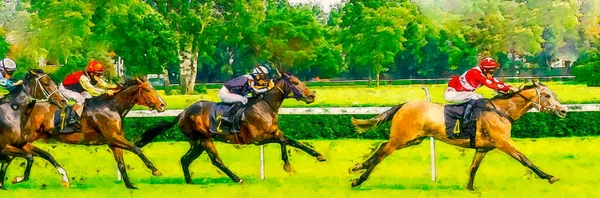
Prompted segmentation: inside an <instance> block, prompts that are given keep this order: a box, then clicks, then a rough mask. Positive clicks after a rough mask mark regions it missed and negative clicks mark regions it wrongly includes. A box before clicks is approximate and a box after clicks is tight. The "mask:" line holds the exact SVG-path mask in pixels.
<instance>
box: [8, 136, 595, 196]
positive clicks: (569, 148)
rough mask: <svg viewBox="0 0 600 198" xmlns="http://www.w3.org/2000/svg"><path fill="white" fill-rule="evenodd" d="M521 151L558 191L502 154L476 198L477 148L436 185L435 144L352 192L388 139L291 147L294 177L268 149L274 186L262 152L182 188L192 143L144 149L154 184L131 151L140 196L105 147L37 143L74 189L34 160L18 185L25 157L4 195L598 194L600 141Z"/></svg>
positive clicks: (558, 141)
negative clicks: (472, 172)
mask: <svg viewBox="0 0 600 198" xmlns="http://www.w3.org/2000/svg"><path fill="white" fill-rule="evenodd" d="M515 142H516V145H517V148H519V149H520V150H521V151H522V152H523V153H524V154H525V155H526V156H527V157H529V159H530V160H531V161H532V162H533V163H534V164H535V165H537V166H538V167H540V168H541V170H543V171H546V172H547V173H549V174H552V175H555V176H557V177H560V178H561V180H560V181H558V182H557V183H555V184H549V183H548V182H547V181H545V180H542V179H539V178H537V177H536V176H535V175H534V174H533V173H532V172H531V171H529V170H528V169H527V168H525V167H523V166H522V165H521V164H520V163H518V162H517V161H515V160H513V159H512V158H510V157H508V156H507V155H506V154H504V153H501V152H500V151H497V150H495V151H492V152H490V153H489V154H488V155H487V156H486V158H485V159H484V161H483V163H482V165H481V167H480V169H479V172H478V174H477V178H476V181H475V188H476V191H475V192H469V191H467V190H466V189H465V185H466V182H467V178H468V176H467V170H468V167H469V165H470V162H471V160H472V156H473V150H462V149H458V147H454V146H450V145H447V144H445V143H442V142H439V141H437V163H438V166H437V171H438V174H437V176H438V180H437V181H436V182H432V181H431V178H430V170H429V163H430V161H429V159H430V158H429V157H430V156H429V142H428V141H427V140H426V141H424V142H423V143H422V144H421V145H419V146H415V147H410V148H406V149H402V150H399V151H396V152H395V153H393V154H392V155H391V156H390V157H388V158H386V159H385V160H384V161H383V162H382V164H380V165H379V166H378V168H377V169H376V170H375V172H374V174H372V175H371V177H370V179H369V180H368V181H366V182H365V183H364V184H363V185H362V186H361V187H359V188H356V189H352V188H350V180H351V179H354V178H357V177H358V176H359V175H356V174H349V173H348V172H347V169H348V168H349V167H350V166H352V165H353V164H355V163H357V162H362V160H363V156H367V155H369V154H370V149H371V148H372V147H375V146H376V145H377V144H378V143H381V141H359V140H335V141H309V143H311V144H312V145H314V146H315V148H316V149H317V150H318V151H320V152H322V153H323V154H324V156H325V157H326V158H327V160H328V161H327V162H323V163H320V162H317V161H316V160H315V159H314V158H312V157H310V156H308V155H307V154H305V153H301V152H299V151H298V150H296V149H288V150H289V153H290V162H291V163H292V166H293V168H294V171H293V172H292V173H287V172H285V171H284V170H283V169H282V162H281V160H280V153H279V145H275V144H273V145H267V146H266V147H265V154H266V179H265V180H264V181H263V180H260V178H259V173H260V172H259V147H256V146H244V147H241V148H240V149H236V148H235V147H234V146H232V145H226V144H221V143H217V144H216V148H217V149H218V151H219V154H220V155H221V157H222V159H223V161H224V163H225V164H226V165H227V166H228V167H229V168H231V170H233V172H234V173H236V174H238V175H239V176H240V177H241V178H242V179H244V180H245V181H246V184H245V185H240V184H236V183H233V182H232V181H231V180H230V179H229V178H228V177H227V176H226V175H225V174H223V173H222V172H220V171H219V170H218V169H217V168H215V167H213V166H212V165H211V163H210V161H209V160H208V157H207V155H206V153H205V154H203V155H202V156H200V158H198V160H196V161H195V162H194V163H193V164H192V166H191V170H192V172H193V175H192V177H193V178H194V182H195V184H194V185H186V184H184V179H183V175H182V172H181V167H180V165H179V158H180V157H181V156H182V155H183V154H184V153H185V151H186V150H187V149H188V144H187V143H184V142H176V143H175V142H162V143H153V144H150V145H148V146H147V147H145V148H144V149H143V150H144V152H145V153H146V155H147V156H148V157H149V159H150V160H152V161H153V162H154V164H155V165H156V166H157V167H158V169H159V170H160V171H161V172H162V173H163V175H162V176H160V177H154V176H152V175H151V173H150V171H149V170H148V169H147V168H145V166H144V165H143V163H142V162H141V161H140V160H139V158H137V156H134V155H133V154H131V153H129V152H126V155H125V162H126V163H127V167H128V173H129V175H130V177H131V178H132V181H133V182H134V184H135V185H136V186H137V187H139V188H140V189H139V190H128V189H126V188H125V186H124V185H123V183H122V182H118V181H116V173H115V171H116V165H115V162H114V160H113V157H112V154H111V153H110V152H109V151H108V147H107V146H91V147H87V146H72V145H64V144H53V143H51V144H44V143H36V144H37V145H39V146H40V147H41V148H43V149H45V150H48V151H49V152H50V153H51V154H53V155H54V156H55V157H56V159H57V160H58V161H59V162H60V163H62V164H63V166H64V167H65V169H66V170H67V171H68V173H69V177H71V178H72V183H71V188H70V189H67V188H64V187H62V186H61V185H60V176H59V175H58V174H56V172H55V170H54V169H53V168H52V166H50V165H49V164H48V163H47V162H45V161H42V160H41V159H38V158H36V161H35V164H34V167H33V171H32V178H31V180H30V181H27V182H26V183H22V184H10V181H11V180H12V178H13V177H14V176H15V175H20V174H21V173H22V171H23V167H24V163H23V162H24V160H22V159H17V160H15V161H14V162H13V164H12V166H11V167H10V168H9V174H8V176H7V178H8V179H7V188H8V190H7V191H0V197H48V198H49V197H86V198H87V197H196V196H201V197H399V196H403V197H594V196H596V195H598V193H600V190H599V189H598V188H597V184H598V183H599V182H600V178H599V177H597V175H598V173H600V171H599V170H598V169H597V167H598V166H600V156H599V155H597V151H598V150H599V149H600V147H599V146H598V145H600V138H592V137H588V138H545V139H516V140H515Z"/></svg>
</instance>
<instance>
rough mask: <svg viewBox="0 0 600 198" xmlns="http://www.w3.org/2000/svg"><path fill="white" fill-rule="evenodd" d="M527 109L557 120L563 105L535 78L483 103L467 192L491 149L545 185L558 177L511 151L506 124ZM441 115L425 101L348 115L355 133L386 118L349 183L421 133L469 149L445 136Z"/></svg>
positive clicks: (437, 107) (466, 141)
mask: <svg viewBox="0 0 600 198" xmlns="http://www.w3.org/2000/svg"><path fill="white" fill-rule="evenodd" d="M532 108H535V109H537V110H539V111H540V112H549V113H555V114H556V115H558V116H559V117H561V118H564V117H565V116H566V114H567V109H566V108H564V107H562V106H561V104H560V103H559V102H558V99H557V98H556V95H555V94H554V93H553V92H552V91H550V89H548V87H547V86H545V85H543V84H541V83H538V82H533V84H532V85H527V86H524V87H523V88H521V89H520V91H518V92H515V93H509V94H500V95H498V96H496V97H494V98H492V99H490V100H488V101H487V102H486V107H485V109H484V111H483V112H482V114H481V116H480V117H479V118H478V120H477V132H476V137H475V149H476V152H475V157H474V158H473V162H472V163H471V167H470V171H469V172H470V173H469V181H468V184H467V189H468V190H474V188H473V181H474V179H475V173H476V172H477V169H478V168H479V164H480V163H481V161H482V160H483V157H485V155H486V154H487V153H488V152H489V151H491V150H494V149H498V150H500V151H502V152H505V153H506V154H508V155H510V156H511V157H513V158H514V159H516V160H517V161H519V162H521V164H523V165H524V166H527V167H528V168H530V169H531V170H532V171H533V172H535V173H536V174H537V175H538V176H539V177H540V178H542V179H545V180H548V182H550V183H551V184H552V183H554V182H556V181H558V180H559V179H558V178H557V177H555V176H552V175H549V174H546V173H544V172H543V171H541V170H540V169H539V168H537V167H536V166H535V165H534V164H533V163H532V162H531V161H529V159H527V157H525V155H523V153H521V152H519V150H517V148H516V147H515V144H514V142H513V141H512V140H511V139H510V138H511V127H512V122H513V121H515V120H518V119H519V118H521V117H522V116H523V115H525V113H527V111H529V110H530V109H532ZM444 118H445V117H444V106H443V105H442V104H436V103H431V102H427V101H414V102H407V103H404V104H400V105H397V106H395V107H393V108H391V109H390V110H387V111H386V112H384V113H382V114H380V115H378V116H376V117H374V118H371V119H368V120H358V119H354V118H352V123H353V124H354V125H355V126H356V127H357V128H358V131H359V133H361V132H364V131H365V130H366V129H368V128H371V127H375V126H377V125H380V124H382V123H384V122H387V121H392V125H391V129H390V138H389V140H388V141H387V142H384V143H382V144H381V146H380V147H379V148H378V149H377V150H376V151H375V153H373V154H372V155H371V157H370V158H369V159H367V160H366V161H365V162H363V163H362V164H356V165H354V166H353V167H351V168H350V171H351V172H356V171H360V170H364V169H366V171H365V172H364V173H363V174H362V175H361V176H360V178H358V179H354V180H353V181H352V187H357V186H359V185H360V184H362V183H363V182H364V181H366V180H367V178H368V177H369V175H370V174H371V173H372V172H373V170H374V169H375V166H377V164H379V163H381V161H383V159H384V158H385V157H387V156H389V155H390V154H392V152H394V151H395V150H398V149H402V148H406V147H409V146H414V145H418V144H419V143H421V142H422V141H423V139H425V138H426V137H434V138H436V139H438V140H441V141H443V142H445V143H448V144H451V145H455V146H459V147H463V148H469V147H470V144H469V139H448V138H447V136H446V132H445V130H446V127H445V122H444V120H445V119H444Z"/></svg>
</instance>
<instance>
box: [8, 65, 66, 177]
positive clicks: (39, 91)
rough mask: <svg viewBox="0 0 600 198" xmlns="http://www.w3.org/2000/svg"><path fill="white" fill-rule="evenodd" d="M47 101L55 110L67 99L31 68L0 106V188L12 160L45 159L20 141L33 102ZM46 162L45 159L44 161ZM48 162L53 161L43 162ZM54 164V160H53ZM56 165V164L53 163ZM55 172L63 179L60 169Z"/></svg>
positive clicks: (31, 146)
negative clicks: (36, 157)
mask: <svg viewBox="0 0 600 198" xmlns="http://www.w3.org/2000/svg"><path fill="white" fill-rule="evenodd" d="M38 100H39V101H49V102H50V103H52V104H54V105H56V106H57V107H59V108H64V107H65V106H66V105H67V100H66V99H65V98H64V96H63V95H62V94H60V93H59V92H58V86H56V84H55V83H54V81H52V79H51V78H50V77H49V76H48V75H47V74H44V72H43V71H42V70H39V69H33V70H29V71H28V72H27V73H26V74H25V79H24V81H23V82H22V83H17V84H16V85H15V88H14V90H12V91H11V92H10V93H8V94H7V95H6V96H5V97H4V98H2V102H1V103H0V115H1V117H0V162H2V163H1V166H0V189H5V187H4V176H5V174H6V170H7V168H8V165H9V164H10V162H11V161H12V160H13V159H14V158H13V157H23V158H29V159H32V158H33V156H34V155H35V156H46V154H47V152H46V151H43V150H42V149H40V148H38V147H36V146H33V145H32V144H30V143H28V142H24V141H22V136H23V135H26V134H25V133H23V131H22V126H23V123H24V120H26V119H27V118H28V116H29V115H30V114H31V110H32V108H33V106H34V105H35V104H36V102H37V101H38ZM45 159H46V158H45ZM47 160H49V161H51V160H53V159H47ZM54 163H55V161H54ZM56 164H58V163H56ZM56 168H57V170H58V172H59V173H61V174H63V173H65V174H63V178H67V177H66V172H65V171H64V169H62V168H61V167H60V166H58V167H56Z"/></svg>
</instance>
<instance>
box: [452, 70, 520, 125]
mask: <svg viewBox="0 0 600 198" xmlns="http://www.w3.org/2000/svg"><path fill="white" fill-rule="evenodd" d="M498 68H499V65H498V64H497V63H496V61H495V60H494V59H492V58H485V59H483V60H481V61H480V62H479V66H477V67H474V68H472V69H470V70H468V71H466V72H465V73H463V74H462V75H460V76H456V77H454V78H452V79H451V80H450V82H449V83H448V88H447V89H446V92H444V99H445V100H446V101H447V102H449V103H454V104H460V103H466V102H468V103H467V106H466V108H465V112H464V114H463V122H465V121H470V118H471V115H470V114H471V107H472V106H473V105H474V102H475V101H476V100H477V99H481V98H483V96H482V95H481V94H478V93H475V92H474V91H475V90H476V89H477V88H479V87H481V86H482V85H485V86H486V87H488V88H490V89H493V90H497V91H503V92H508V91H518V89H517V88H516V87H511V86H510V85H508V84H505V83H504V82H502V81H499V80H497V79H495V78H494V72H495V71H496V69H498Z"/></svg>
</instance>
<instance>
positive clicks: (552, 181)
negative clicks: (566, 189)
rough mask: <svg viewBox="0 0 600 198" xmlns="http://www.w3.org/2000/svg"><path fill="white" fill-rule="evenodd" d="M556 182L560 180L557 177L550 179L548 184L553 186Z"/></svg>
mask: <svg viewBox="0 0 600 198" xmlns="http://www.w3.org/2000/svg"><path fill="white" fill-rule="evenodd" d="M558 180H560V179H559V178H558V177H554V176H553V177H552V178H550V179H549V180H548V182H550V184H553V183H554V182H557V181H558Z"/></svg>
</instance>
